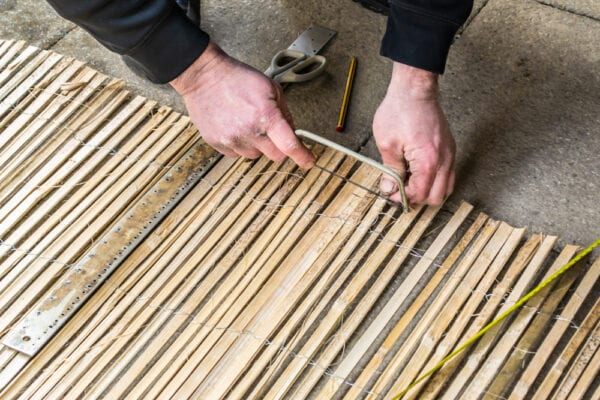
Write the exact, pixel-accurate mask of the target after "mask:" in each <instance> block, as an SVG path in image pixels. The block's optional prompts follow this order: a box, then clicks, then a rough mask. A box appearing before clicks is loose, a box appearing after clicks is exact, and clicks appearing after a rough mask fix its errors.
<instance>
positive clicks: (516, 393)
mask: <svg viewBox="0 0 600 400" xmlns="http://www.w3.org/2000/svg"><path fill="white" fill-rule="evenodd" d="M598 276H600V258H599V259H597V260H596V261H595V262H594V263H593V264H592V266H591V267H590V268H589V270H588V271H587V272H586V274H585V276H584V277H583V279H582V280H581V282H580V283H579V285H578V286H577V289H575V292H574V293H573V295H572V296H571V298H570V299H569V302H568V303H567V305H566V306H565V307H564V308H563V309H562V310H561V313H560V314H561V316H562V317H563V318H564V319H560V320H555V321H556V322H554V325H553V326H552V328H551V330H550V331H549V332H548V334H547V335H546V337H545V339H544V341H543V343H542V344H541V345H540V346H539V347H538V348H537V351H536V353H535V355H534V356H533V357H532V358H531V360H530V361H529V363H528V365H527V369H526V370H525V371H524V372H523V374H522V375H521V377H520V379H519V381H518V382H517V384H516V385H515V387H514V388H513V389H512V392H511V394H510V397H509V400H518V399H522V398H525V397H526V396H527V395H528V391H529V390H530V388H531V386H532V385H533V383H534V382H535V379H536V377H537V376H538V375H539V374H540V372H541V370H542V368H543V366H544V365H546V363H547V362H548V359H549V357H550V355H551V354H552V351H553V350H554V349H555V348H556V347H557V345H558V343H559V341H560V339H561V337H562V336H563V335H564V334H565V332H566V331H567V329H568V328H569V327H570V325H571V322H569V320H572V319H574V318H575V315H576V314H577V311H578V310H579V308H580V307H581V305H582V304H583V301H584V299H585V298H587V296H588V294H589V293H590V291H591V290H592V288H593V287H594V282H595V280H596V278H597V277H598ZM598 307H600V305H599V302H598V300H597V301H596V304H594V306H593V307H592V310H595V309H597V308H598ZM592 312H593V311H592Z"/></svg>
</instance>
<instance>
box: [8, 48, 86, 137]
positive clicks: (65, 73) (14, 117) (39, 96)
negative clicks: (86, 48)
mask: <svg viewBox="0 0 600 400" xmlns="http://www.w3.org/2000/svg"><path fill="white" fill-rule="evenodd" d="M83 65H84V64H83V63H82V62H74V60H73V59H71V58H68V57H65V58H62V59H60V60H59V61H58V62H57V63H56V64H55V65H54V66H53V67H52V68H51V69H50V70H49V71H48V72H47V73H46V74H45V75H44V76H43V77H42V79H40V80H39V81H38V82H36V83H35V84H34V85H33V86H31V87H29V88H28V89H27V92H26V94H25V95H24V96H23V98H21V99H20V100H19V101H18V102H16V103H15V104H14V105H13V106H12V107H10V108H9V110H8V112H7V113H6V115H5V116H4V117H3V118H2V120H0V129H3V130H4V133H3V136H4V135H5V137H6V142H9V141H11V140H13V139H15V136H16V135H15V133H14V131H15V130H19V125H20V123H21V124H22V121H24V120H31V119H34V118H40V112H41V111H44V110H45V107H46V106H47V105H48V103H49V102H51V101H52V100H53V98H54V97H55V96H56V93H58V92H59V91H60V90H61V88H62V87H63V86H64V85H65V83H66V82H67V80H68V79H70V78H71V77H72V76H73V75H74V74H75V73H77V71H78V70H80V69H81V68H83ZM5 127H8V128H9V129H4V128H5ZM11 131H12V132H11Z"/></svg>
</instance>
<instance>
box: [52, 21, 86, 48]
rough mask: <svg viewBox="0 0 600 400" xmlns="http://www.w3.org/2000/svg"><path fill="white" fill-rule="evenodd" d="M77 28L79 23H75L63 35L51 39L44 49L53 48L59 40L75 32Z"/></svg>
mask: <svg viewBox="0 0 600 400" xmlns="http://www.w3.org/2000/svg"><path fill="white" fill-rule="evenodd" d="M77 28H78V26H77V25H73V26H72V27H71V28H69V29H67V30H66V31H65V32H64V33H63V34H62V35H60V36H59V37H58V38H57V39H55V40H53V41H51V42H50V43H48V44H47V45H46V46H44V50H51V49H52V48H53V47H54V46H56V45H57V44H58V42H60V41H61V40H63V39H64V38H65V37H66V36H67V35H68V34H69V33H71V32H73V31H74V30H75V29H77Z"/></svg>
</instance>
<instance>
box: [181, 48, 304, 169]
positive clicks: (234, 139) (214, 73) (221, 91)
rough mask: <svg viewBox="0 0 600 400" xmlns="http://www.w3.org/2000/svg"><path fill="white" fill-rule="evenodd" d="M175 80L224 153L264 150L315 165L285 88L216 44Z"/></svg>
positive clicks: (249, 153) (205, 134)
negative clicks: (296, 130) (298, 133)
mask: <svg viewBox="0 0 600 400" xmlns="http://www.w3.org/2000/svg"><path fill="white" fill-rule="evenodd" d="M170 83H171V85H172V86H173V87H174V88H175V90H177V92H179V94H180V95H181V96H182V97H183V99H184V101H185V105H186V107H187V109H188V112H189V114H190V118H191V120H192V122H193V123H194V125H196V127H197V128H198V130H199V131H200V133H201V134H202V137H203V138H204V140H205V141H206V143H208V144H209V145H210V146H212V147H213V148H215V149H216V150H217V151H219V152H220V153H223V154H224V155H226V156H243V157H247V158H257V157H259V156H260V155H261V154H264V155H266V156H267V157H269V158H270V159H271V160H274V161H282V160H283V159H285V157H286V156H287V157H290V158H291V159H292V160H294V161H295V162H296V163H297V164H298V165H299V166H300V167H302V168H310V167H312V166H313V165H314V162H315V159H314V156H313V154H312V153H311V152H310V151H309V150H308V149H307V148H306V147H305V146H304V145H303V144H302V142H301V141H300V140H299V139H298V137H297V136H296V135H295V134H294V131H293V129H292V126H293V121H292V116H291V114H290V112H289V110H288V108H287V106H286V104H285V100H284V98H283V92H282V90H281V87H280V86H279V85H278V84H277V83H276V82H274V81H273V80H271V79H269V78H267V77H266V76H265V75H263V74H262V73H261V72H259V71H257V70H255V69H254V68H252V67H250V66H248V65H246V64H243V63H241V62H239V61H237V60H235V59H233V58H231V57H229V56H228V55H227V54H225V53H224V52H223V51H222V50H221V49H219V48H218V47H217V46H216V45H215V44H213V43H212V42H211V43H210V44H209V45H208V47H207V48H206V50H205V51H204V52H203V53H202V55H201V56H200V57H198V59H197V60H196V61H195V62H194V63H193V64H192V65H190V66H189V67H188V68H187V69H186V70H185V71H184V72H183V73H182V74H181V75H179V76H178V77H177V78H176V79H174V80H173V81H171V82H170Z"/></svg>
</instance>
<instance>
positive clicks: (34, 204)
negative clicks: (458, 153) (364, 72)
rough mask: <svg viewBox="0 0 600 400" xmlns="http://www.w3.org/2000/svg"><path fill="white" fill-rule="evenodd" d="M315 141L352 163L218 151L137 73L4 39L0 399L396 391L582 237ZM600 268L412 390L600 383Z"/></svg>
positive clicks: (574, 389)
mask: <svg viewBox="0 0 600 400" xmlns="http://www.w3.org/2000/svg"><path fill="white" fill-rule="evenodd" d="M313 151H314V152H315V153H316V154H317V155H318V163H319V164H320V165H321V166H322V167H324V168H326V169H328V170H331V171H335V172H336V174H337V175H334V174H331V173H328V172H326V171H323V170H320V169H312V170H310V171H300V170H298V169H297V168H296V166H295V165H294V164H293V163H291V162H289V161H285V162H283V163H272V162H269V161H268V160H266V159H264V158H261V159H258V160H256V161H253V162H248V161H242V160H233V159H228V158H220V157H218V156H217V155H216V153H214V152H213V151H212V150H210V149H209V148H208V147H207V146H205V145H203V144H202V141H201V140H200V136H199V134H198V133H197V132H196V131H195V130H194V129H193V127H192V126H191V125H190V123H189V120H188V119H187V117H185V116H182V115H178V114H177V113H175V112H173V111H171V110H170V109H168V108H166V107H160V106H158V105H157V104H156V103H154V102H152V101H149V100H146V99H144V98H141V97H138V96H135V95H134V94H132V93H129V92H128V91H126V90H124V89H123V84H122V82H119V81H118V80H113V79H110V78H108V77H106V76H104V75H102V74H100V73H98V72H96V71H94V70H92V69H91V68H89V67H87V66H85V65H84V64H83V63H81V62H78V61H76V60H73V59H70V58H67V57H62V56H60V55H58V54H55V53H52V52H48V51H42V50H39V49H36V48H33V47H28V46H27V45H26V44H25V43H23V42H20V41H2V42H0V166H1V170H0V175H1V179H0V240H1V241H0V333H1V335H2V343H3V344H0V392H1V393H0V397H1V398H2V399H42V398H50V399H64V398H67V399H71V398H73V399H74V398H85V399H88V398H106V399H116V398H131V399H138V398H140V399H141V398H143V399H151V398H161V399H166V398H175V399H184V398H203V399H218V398H229V399H253V398H265V399H274V398H282V399H283V398H285V399H303V398H316V399H330V398H336V399H358V398H367V399H371V398H373V399H375V398H391V397H393V396H394V395H395V394H396V393H398V392H400V391H401V390H402V389H403V388H405V387H406V386H407V385H408V384H409V383H410V382H411V381H413V380H414V379H415V378H417V377H418V376H419V375H420V374H421V373H422V372H424V371H426V370H428V369H429V368H431V366H433V365H435V364H436V363H437V362H438V361H439V360H440V359H442V358H443V357H444V356H445V355H446V354H448V353H449V352H450V351H452V349H454V348H456V347H457V346H458V345H460V344H461V343H462V342H464V341H465V340H466V339H467V338H469V337H470V336H472V335H473V334H475V333H476V332H477V331H478V330H479V329H481V328H482V327H483V326H485V324H486V323H488V322H489V321H490V320H492V319H493V318H494V316H496V315H499V314H500V313H502V311H503V310H505V309H507V308H508V307H510V305H511V304H514V303H515V302H516V301H517V300H518V299H519V298H520V297H521V296H523V295H524V294H525V293H526V292H527V291H528V290H530V289H531V288H532V287H533V286H535V285H536V283H538V282H540V281H541V280H542V279H543V278H544V277H545V276H548V275H549V274H551V273H552V272H553V271H555V270H556V269H557V268H559V267H561V266H562V265H564V264H565V263H566V262H567V261H568V260H569V259H570V258H571V257H573V255H574V254H575V253H576V252H577V250H578V248H577V247H575V246H570V245H569V246H566V247H564V248H562V249H559V250H557V249H556V240H557V238H556V237H552V236H545V235H542V234H530V235H527V234H526V233H525V230H524V229H521V228H513V227H511V226H509V225H508V224H506V223H503V222H499V221H496V220H493V219H492V218H490V217H488V216H486V215H484V214H482V213H476V212H473V207H472V206H471V205H469V204H467V203H463V204H462V205H460V207H459V208H458V209H456V210H454V212H452V213H450V212H448V211H443V210H440V208H432V207H430V208H422V207H416V208H415V209H414V210H412V211H411V212H410V213H408V214H402V213H401V212H400V210H398V209H397V208H395V207H393V206H391V205H389V204H387V203H386V202H385V201H384V200H382V199H381V198H378V197H377V196H375V195H373V194H372V193H370V192H367V191H365V190H364V189H363V188H361V187H360V186H357V185H355V184H353V183H352V182H354V183H358V184H360V185H362V186H363V187H366V188H374V187H376V185H377V180H378V174H377V173H376V172H375V171H374V170H372V169H371V168H370V167H367V166H364V165H360V164H359V163H356V162H355V161H354V160H352V159H348V158H345V157H344V156H342V155H341V154H339V153H336V152H334V151H331V150H327V149H324V148H321V147H318V146H315V147H313ZM599 275H600V260H596V261H595V262H591V261H588V262H582V263H580V264H579V265H577V266H576V267H575V268H574V269H573V270H571V271H569V272H568V273H567V274H566V275H564V276H563V277H562V278H561V279H560V280H559V281H558V282H557V283H556V284H555V285H553V286H552V287H550V288H547V289H546V290H544V291H543V292H542V293H540V294H539V295H537V296H536V297H534V298H533V299H531V300H530V301H529V302H528V303H527V305H526V306H524V307H522V308H521V309H519V310H518V311H517V312H516V313H514V315H512V316H511V317H510V318H509V319H507V320H506V321H505V323H504V324H502V326H500V327H498V328H496V329H493V330H492V331H490V332H488V333H487V334H486V335H485V336H484V337H483V338H482V339H481V340H480V341H479V342H478V343H476V344H475V345H474V346H472V347H471V348H469V349H467V350H466V351H465V352H463V353H461V354H459V355H458V356H457V357H456V358H454V359H453V360H452V361H450V362H449V363H448V364H447V365H445V366H444V368H443V369H442V370H441V371H439V372H437V373H436V374H434V375H433V376H432V377H430V378H429V379H427V380H425V381H424V382H423V383H421V384H420V385H418V386H417V387H416V388H414V389H413V390H411V391H410V392H409V393H408V394H407V395H406V396H405V398H419V399H433V398H436V399H437V398H441V399H457V398H464V399H476V398H485V399H523V398H536V399H549V398H556V399H559V398H560V399H563V398H569V399H576V398H596V399H597V398H600V386H599V384H598V379H597V377H598V370H599V368H600V351H599V350H598V345H599V344H600V336H599V335H600V324H599V322H598V318H599V316H600V306H599V305H598V277H599ZM57 307H58V308H57ZM61 307H62V308H61ZM57 310H59V311H57ZM56 312H60V314H56ZM48 315H52V317H48ZM54 315H56V317H54ZM23 332H37V333H35V334H29V333H23Z"/></svg>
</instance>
